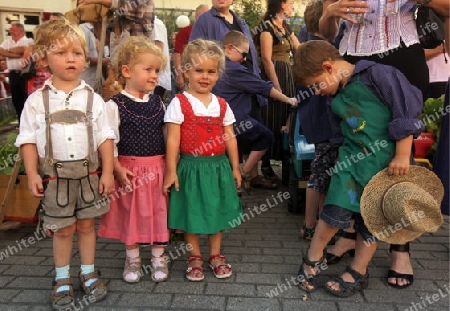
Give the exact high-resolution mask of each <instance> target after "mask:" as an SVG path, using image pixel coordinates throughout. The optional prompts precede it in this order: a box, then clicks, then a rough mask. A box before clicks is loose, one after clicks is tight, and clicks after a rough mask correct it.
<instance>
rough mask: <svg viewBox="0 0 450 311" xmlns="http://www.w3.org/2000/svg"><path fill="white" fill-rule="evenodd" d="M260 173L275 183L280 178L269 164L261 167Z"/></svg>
mask: <svg viewBox="0 0 450 311" xmlns="http://www.w3.org/2000/svg"><path fill="white" fill-rule="evenodd" d="M261 173H262V174H263V176H264V178H265V179H267V180H270V181H273V182H276V183H280V182H281V179H280V177H278V175H277V174H275V172H274V171H273V168H272V167H271V166H267V167H261Z"/></svg>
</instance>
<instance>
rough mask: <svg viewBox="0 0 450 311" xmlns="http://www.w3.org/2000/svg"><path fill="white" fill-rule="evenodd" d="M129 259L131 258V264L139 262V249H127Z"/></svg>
mask: <svg viewBox="0 0 450 311" xmlns="http://www.w3.org/2000/svg"><path fill="white" fill-rule="evenodd" d="M127 258H130V262H137V261H139V247H136V248H134V249H127Z"/></svg>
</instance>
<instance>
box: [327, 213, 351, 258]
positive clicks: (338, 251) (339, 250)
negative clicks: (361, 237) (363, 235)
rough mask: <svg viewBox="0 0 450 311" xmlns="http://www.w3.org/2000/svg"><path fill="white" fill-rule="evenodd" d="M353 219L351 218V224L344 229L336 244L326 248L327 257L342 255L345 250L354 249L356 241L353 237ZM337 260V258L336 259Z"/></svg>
mask: <svg viewBox="0 0 450 311" xmlns="http://www.w3.org/2000/svg"><path fill="white" fill-rule="evenodd" d="M354 223H355V221H354V220H352V225H351V227H350V228H348V229H344V234H345V235H343V236H341V237H340V238H339V239H338V240H337V241H336V244H335V245H333V246H332V247H330V248H329V249H328V254H329V255H328V258H329V259H331V258H332V257H333V258H335V257H342V255H343V254H345V253H346V252H348V251H350V250H352V249H355V246H356V242H355V238H354V234H355V229H354V228H353V225H354ZM338 261H339V260H338Z"/></svg>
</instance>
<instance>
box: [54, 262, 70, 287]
mask: <svg viewBox="0 0 450 311" xmlns="http://www.w3.org/2000/svg"><path fill="white" fill-rule="evenodd" d="M69 270H70V265H67V266H64V267H61V268H57V267H55V271H56V277H55V280H59V279H67V278H70V272H69ZM64 290H70V287H69V285H64V286H61V287H59V288H58V289H57V290H56V292H57V293H59V292H61V291H64Z"/></svg>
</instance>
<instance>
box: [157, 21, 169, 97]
mask: <svg viewBox="0 0 450 311" xmlns="http://www.w3.org/2000/svg"><path fill="white" fill-rule="evenodd" d="M153 26H154V29H153V40H154V41H155V44H156V45H157V46H158V47H159V48H160V49H161V51H162V52H163V55H164V56H165V57H166V59H167V60H169V42H168V39H167V27H166V25H164V22H163V21H162V20H160V19H159V18H158V17H157V16H155V21H154V24H153ZM170 78H171V77H170V66H169V64H166V67H165V68H164V69H163V70H161V71H160V73H159V79H158V80H159V81H158V86H157V87H156V88H155V90H154V91H153V93H154V94H156V95H159V97H161V99H162V100H164V95H165V94H166V91H169V92H170V90H171V89H172V85H171V81H170Z"/></svg>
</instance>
